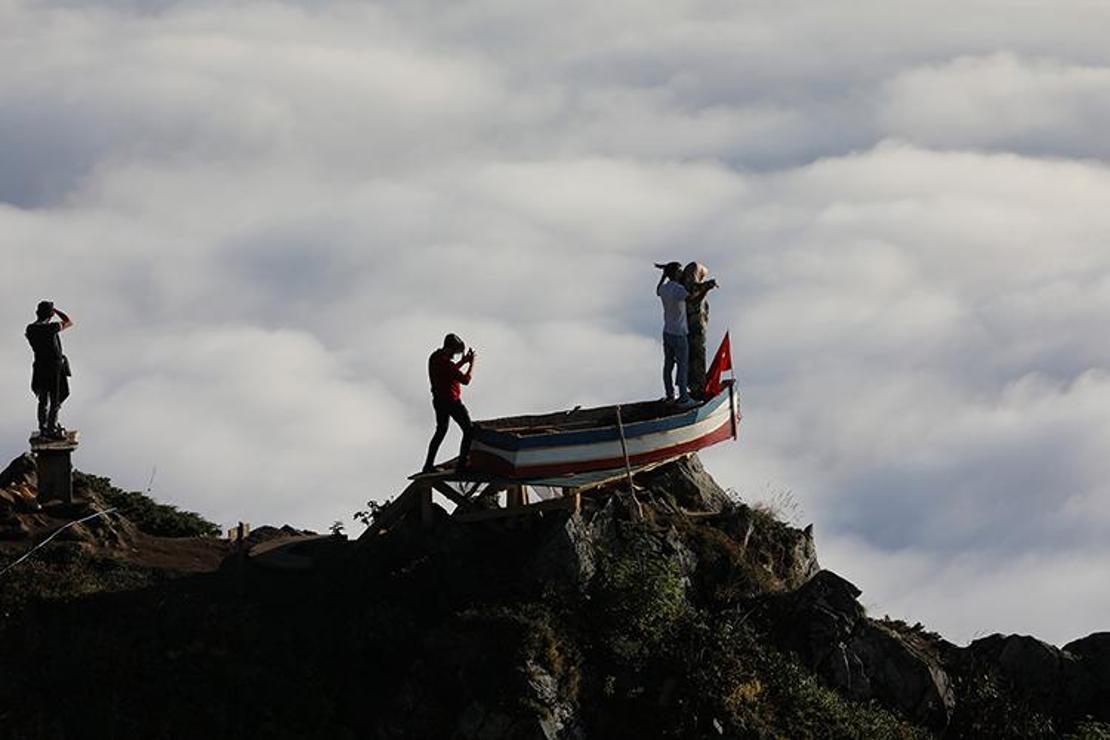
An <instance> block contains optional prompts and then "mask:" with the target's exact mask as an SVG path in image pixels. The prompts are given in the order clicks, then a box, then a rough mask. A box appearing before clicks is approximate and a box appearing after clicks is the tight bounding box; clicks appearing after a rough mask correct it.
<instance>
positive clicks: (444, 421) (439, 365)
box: [424, 334, 477, 472]
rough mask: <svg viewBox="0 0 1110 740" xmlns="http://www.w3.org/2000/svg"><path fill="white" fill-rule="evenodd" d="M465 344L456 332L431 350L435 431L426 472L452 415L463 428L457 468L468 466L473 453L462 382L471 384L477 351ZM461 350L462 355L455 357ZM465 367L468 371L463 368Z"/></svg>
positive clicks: (430, 445) (429, 376) (429, 359)
mask: <svg viewBox="0 0 1110 740" xmlns="http://www.w3.org/2000/svg"><path fill="white" fill-rule="evenodd" d="M465 349H466V345H465V344H463V341H462V340H461V339H459V338H458V336H456V335H454V334H448V335H447V336H446V337H444V338H443V346H442V347H440V348H439V349H437V350H436V351H435V352H433V353H432V355H431V357H429V358H428V378H429V380H431V383H432V408H434V409H435V412H436V431H435V434H434V435H432V441H431V443H430V444H429V445H428V457H427V459H425V461H424V472H429V471H431V470H434V469H435V460H436V453H437V452H439V446H440V445H441V444H442V443H443V438H444V437H446V436H447V425H448V420H449V419H454V420H455V423H456V424H458V425H459V428H460V429H462V433H463V438H462V445H461V446H460V447H459V462H458V465H457V467H456V470H457V471H459V472H462V471H464V470H466V458H467V455H468V454H469V453H470V433H471V426H472V425H471V422H470V413H469V412H468V411H467V410H466V405H465V404H463V402H462V386H464V385H469V383H470V377H471V375H472V374H473V373H474V362H475V359H476V357H477V355H475V354H474V350H473V349H471V350H470V351H469V352H466V354H463V350H465ZM460 354H462V359H460V360H455V357H457V356H458V355H460ZM464 367H465V368H466V370H465V372H464V371H463V368H464Z"/></svg>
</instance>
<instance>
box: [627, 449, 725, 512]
mask: <svg viewBox="0 0 1110 740" xmlns="http://www.w3.org/2000/svg"><path fill="white" fill-rule="evenodd" d="M635 482H636V483H637V484H638V485H640V486H642V487H643V488H645V489H647V490H648V491H649V492H651V493H652V494H654V495H655V496H658V497H660V498H663V499H669V500H670V501H672V502H673V503H674V504H675V505H676V506H679V507H681V508H683V509H686V510H687V511H699V512H704V511H708V512H719V511H721V510H723V509H725V508H727V507H728V506H729V505H730V504H731V503H732V500H731V499H730V498H729V497H728V494H727V493H725V491H724V489H722V488H721V487H720V486H719V485H717V481H715V480H713V477H712V476H711V475H709V473H708V472H707V471H706V469H705V466H704V465H702V463H701V460H699V459H698V456H697V455H689V456H688V457H684V458H682V459H681V460H676V461H675V462H673V463H668V464H666V465H662V466H660V467H658V468H655V469H654V470H649V471H647V472H645V473H640V474H639V475H637V476H636V478H635Z"/></svg>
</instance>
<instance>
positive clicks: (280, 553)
mask: <svg viewBox="0 0 1110 740" xmlns="http://www.w3.org/2000/svg"><path fill="white" fill-rule="evenodd" d="M637 483H638V484H639V485H640V486H641V487H642V488H643V490H644V494H643V501H644V509H645V517H644V520H643V521H635V520H634V518H633V517H632V516H631V512H630V511H629V509H628V508H627V507H626V505H625V502H624V500H623V497H621V496H619V495H617V494H616V493H614V494H613V495H610V496H608V497H605V496H602V497H599V498H597V499H596V503H593V504H591V505H590V506H587V507H586V508H585V509H584V511H583V512H582V514H581V515H572V514H569V513H566V512H558V513H554V514H547V515H544V516H542V517H535V518H531V519H517V520H508V521H501V522H486V523H472V524H459V523H458V522H456V521H455V520H453V519H451V518H450V517H448V516H447V515H446V513H443V512H441V513H440V516H439V517H438V518H437V521H436V523H435V524H434V526H432V527H430V528H422V527H420V526H419V525H417V524H416V523H411V524H405V525H403V526H400V527H397V528H395V529H393V530H391V531H390V532H389V533H387V534H385V535H381V536H376V537H373V538H366V539H364V540H362V541H360V542H351V541H347V540H346V539H345V538H342V537H316V538H312V537H300V536H298V535H299V534H300V533H297V532H296V531H295V530H291V529H289V530H286V531H282V530H268V531H266V532H260V533H257V535H256V537H255V538H254V539H253V540H252V541H250V542H248V547H247V548H244V549H243V550H241V551H239V552H235V553H232V554H231V555H229V557H228V558H227V559H226V560H224V561H223V563H222V566H220V567H219V568H218V569H210V570H209V571H208V572H195V573H193V574H188V573H183V572H182V570H180V569H179V570H172V569H159V568H153V567H151V566H150V565H149V564H145V565H144V564H141V563H140V562H139V561H138V559H137V557H136V555H135V554H134V553H132V554H131V556H130V559H128V558H126V557H124V558H115V559H114V558H112V557H110V554H109V553H108V552H107V551H106V550H105V549H103V548H102V549H95V550H94V549H90V548H83V549H81V548H79V550H80V551H77V550H74V549H73V548H72V546H68V545H67V546H64V547H61V548H58V549H55V548H52V547H51V548H47V549H46V553H44V554H45V559H44V561H43V562H42V563H40V564H39V565H36V567H38V568H49V571H48V574H49V576H50V577H51V578H54V579H56V580H55V583H57V582H70V581H82V580H83V579H85V580H88V582H89V583H90V584H91V585H89V587H87V588H84V587H82V588H76V589H65V588H62V589H59V588H53V589H52V588H50V587H49V583H48V582H47V581H44V580H43V579H41V578H40V579H39V580H37V581H36V580H35V579H28V578H27V577H26V576H19V577H18V578H16V579H12V578H11V576H12V575H13V574H15V573H18V572H19V571H13V574H9V576H7V577H5V578H4V580H3V581H0V589H5V590H18V591H20V592H21V598H20V600H19V605H18V606H15V607H13V608H10V609H8V610H7V611H6V612H5V613H4V614H3V615H2V617H0V666H3V668H4V670H3V671H2V672H0V697H3V699H2V702H3V704H0V723H2V724H0V726H2V727H3V728H4V730H3V732H4V733H7V734H6V736H7V737H27V738H87V737H118V738H131V737H136V738H139V737H141V738H194V737H212V738H223V737H229V738H231V737H267V738H270V737H277V738H284V737H288V738H363V737H367V738H440V737H442V738H475V739H477V738H490V739H494V738H625V737H627V738H651V737H672V738H701V737H705V738H719V737H859V738H872V737H901V738H912V737H929V736H934V735H942V734H947V735H949V736H966V737H982V736H990V735H994V736H999V737H1002V736H1033V735H1035V734H1038V733H1039V734H1040V735H1041V736H1046V737H1047V736H1054V735H1060V734H1064V733H1067V732H1080V733H1085V734H1082V736H1084V737H1098V736H1099V735H1098V734H1097V733H1098V732H1103V731H1105V726H1102V728H1101V729H1100V726H1099V725H1097V724H1095V723H1094V722H1092V721H1086V718H1087V717H1088V715H1090V716H1092V717H1094V718H1097V719H1101V720H1103V721H1106V720H1110V716H1107V714H1108V706H1107V704H1106V703H1105V702H1104V698H1105V696H1106V695H1107V690H1108V687H1110V683H1108V682H1107V671H1106V668H1107V641H1106V639H1105V638H1106V637H1107V636H1106V635H1102V636H1098V635H1095V636H1092V637H1091V638H1088V642H1086V643H1084V644H1083V645H1079V646H1075V647H1073V648H1072V649H1070V650H1066V651H1055V652H1054V653H1053V652H1049V653H1046V654H1041V653H1039V652H1037V649H1036V647H1037V646H1039V645H1043V643H1036V641H1033V644H1030V645H1026V644H1025V643H1020V644H1019V643H1016V642H1014V641H1015V640H1018V641H1020V640H1023V639H1026V638H1015V637H1009V638H1005V637H1001V636H999V637H998V638H997V639H995V638H989V640H994V642H989V641H980V643H982V644H980V643H976V644H974V645H972V646H971V647H970V648H957V647H955V646H953V645H950V644H948V643H946V642H945V641H944V640H942V639H941V638H939V637H938V636H936V635H933V634H930V633H928V632H926V631H924V630H923V629H921V628H920V627H909V626H907V625H904V624H900V623H895V622H889V621H878V620H874V619H872V618H870V617H869V616H868V615H866V614H865V613H864V610H863V609H862V607H860V605H859V602H858V600H857V597H858V596H859V592H858V590H857V589H855V587H854V586H852V584H851V583H849V582H848V581H845V580H844V579H842V578H840V577H839V576H837V575H835V574H833V573H831V572H829V571H824V570H821V569H820V567H819V565H818V563H817V559H816V550H815V547H814V543H813V537H812V532H811V531H809V530H808V529H807V530H799V529H795V528H793V527H789V526H787V525H785V524H783V523H781V522H779V521H777V520H775V519H774V518H773V517H772V516H770V515H768V514H767V513H766V512H763V511H758V510H755V509H752V508H750V507H749V506H746V505H744V504H743V503H740V502H738V501H734V500H732V499H731V498H730V497H729V496H727V495H726V494H725V493H724V492H723V491H721V490H720V488H719V487H717V485H716V484H715V483H713V481H712V479H711V478H710V477H709V476H708V474H707V473H706V472H705V471H704V469H702V467H701V465H700V463H699V462H698V460H697V458H696V457H692V458H688V459H686V460H683V461H679V462H676V463H673V464H671V465H668V466H666V467H664V468H660V469H658V470H656V471H653V472H651V473H648V474H644V475H643V476H641V477H640V478H639V479H638V480H637ZM119 526H122V525H119ZM158 541H159V542H160V543H162V547H163V548H166V547H170V546H169V545H166V544H165V543H167V542H172V538H163V539H161V540H158ZM196 541H197V539H196V538H185V539H183V540H181V542H182V543H191V542H196ZM210 542H211V543H213V545H214V544H215V543H220V541H218V540H214V539H211V540H210ZM219 546H220V547H223V548H225V551H226V548H228V547H229V545H228V544H227V543H226V542H222V543H220V544H219ZM186 547H195V545H186ZM139 549H142V548H141V546H139ZM22 568H23V566H21V569H22ZM198 570H203V569H198ZM40 575H41V574H40ZM89 579H91V580H89ZM1015 645H1016V646H1017V647H1015ZM1045 647H1046V648H1047V647H1048V646H1045ZM1051 650H1055V649H1054V648H1053V649H1051ZM1033 660H1041V661H1042V664H1043V665H1044V666H1051V667H1053V670H1056V671H1058V673H1057V674H1056V675H1059V676H1062V677H1066V678H1067V680H1066V681H1058V682H1056V683H1057V684H1058V685H1056V686H1051V685H1048V684H1047V683H1046V682H1044V681H1043V680H1041V679H1039V678H1038V679H1037V680H1036V681H1032V675H1033V674H1032V673H1031V672H1030V673H1028V674H1027V673H1025V672H1024V671H1026V670H1027V667H1028V666H1030V665H1032V664H1031V662H1030V661H1033ZM1084 722H1086V723H1085V724H1083V723H1084Z"/></svg>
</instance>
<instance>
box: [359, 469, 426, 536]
mask: <svg viewBox="0 0 1110 740" xmlns="http://www.w3.org/2000/svg"><path fill="white" fill-rule="evenodd" d="M424 489H428V490H431V489H430V488H428V484H427V483H426V482H423V481H413V482H412V483H410V484H409V486H408V488H406V489H405V490H404V491H401V493H400V495H398V496H397V498H395V499H393V500H392V501H390V502H389V503H388V504H386V505H385V506H384V507H382V510H381V511H380V512H378V515H377V516H376V517H374V521H373V523H372V524H371V525H370V527H369V529H367V530H366V532H365V533H363V535H362V537H359V539H362V538H364V537H369V536H371V535H376V534H378V533H380V532H383V531H385V530H387V529H390V528H391V527H392V526H393V525H395V524H397V522H399V521H401V520H402V519H404V518H405V515H406V514H408V513H409V512H410V511H412V509H413V507H414V506H415V505H416V504H417V498H418V496H419V493H420V491H422V490H424Z"/></svg>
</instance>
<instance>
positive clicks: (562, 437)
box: [474, 388, 729, 451]
mask: <svg viewBox="0 0 1110 740" xmlns="http://www.w3.org/2000/svg"><path fill="white" fill-rule="evenodd" d="M728 397H729V392H728V388H725V390H723V391H721V392H720V393H718V394H717V395H716V396H715V397H714V398H711V399H710V400H708V401H706V402H705V403H704V404H702V405H701V406H698V407H697V408H693V409H690V410H689V411H687V412H685V413H680V414H675V415H673V416H665V417H663V418H662V419H649V420H647V421H638V422H633V423H631V424H625V425H624V436H625V438H626V439H628V438H632V437H639V436H642V435H645V434H654V433H657V432H666V431H670V430H672V429H679V428H681V427H686V426H691V425H693V424H697V423H698V422H699V421H702V420H704V419H706V418H707V417H709V416H710V415H712V414H713V412H714V411H716V410H717V409H718V408H720V406H721V404H723V403H728ZM479 424H480V422H479ZM474 439H475V440H476V441H479V440H480V441H481V442H482V443H483V444H486V445H489V446H490V447H496V448H498V449H500V450H506V451H516V450H524V449H531V448H535V447H563V446H570V445H586V444H594V443H596V442H612V441H614V440H618V439H620V430H619V429H617V427H615V426H610V427H600V428H597V429H586V430H583V431H579V432H552V433H550V434H531V435H528V436H519V435H516V434H512V433H511V432H500V431H497V430H495V429H482V428H481V427H480V426H479V427H478V428H476V429H475V430H474Z"/></svg>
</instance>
